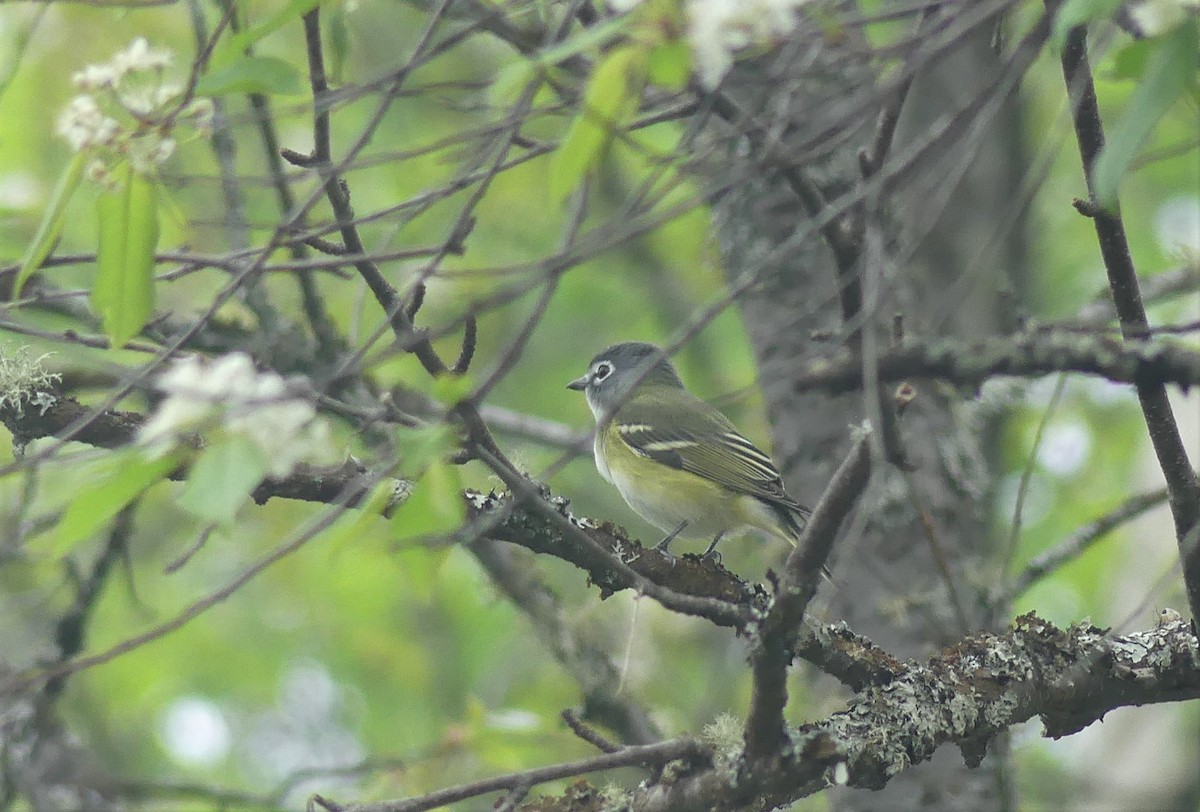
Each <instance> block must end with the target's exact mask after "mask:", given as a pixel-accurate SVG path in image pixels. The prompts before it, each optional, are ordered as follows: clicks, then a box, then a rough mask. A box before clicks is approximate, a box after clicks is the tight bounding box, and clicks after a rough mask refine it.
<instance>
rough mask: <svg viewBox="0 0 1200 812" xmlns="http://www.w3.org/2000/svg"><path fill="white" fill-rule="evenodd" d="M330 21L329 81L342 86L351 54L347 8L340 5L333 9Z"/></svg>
mask: <svg viewBox="0 0 1200 812" xmlns="http://www.w3.org/2000/svg"><path fill="white" fill-rule="evenodd" d="M328 20H329V80H330V82H332V83H333V84H335V85H340V84H342V74H343V73H344V72H345V69H346V56H347V55H348V54H349V53H350V27H349V26H347V25H346V6H345V5H344V4H341V3H339V4H338V5H337V6H335V7H334V8H333V12H332V13H331V14H330V15H329V17H328Z"/></svg>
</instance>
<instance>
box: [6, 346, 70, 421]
mask: <svg viewBox="0 0 1200 812" xmlns="http://www.w3.org/2000/svg"><path fill="white" fill-rule="evenodd" d="M49 357H50V354H49V353H46V354H44V355H39V356H37V357H36V358H35V357H33V356H31V355H30V353H29V348H28V347H18V348H17V349H16V350H13V349H11V348H10V347H8V346H4V347H0V409H10V410H12V411H14V412H16V413H17V414H18V415H21V414H24V409H25V405H26V404H32V405H34V406H37V407H38V408H39V409H41V411H42V413H43V414H44V413H45V411H46V409H48V408H50V407H51V406H53V405H54V403H55V400H54V395H52V394H50V393H49V392H47V391H46V390H48V389H50V388H51V387H53V386H54V385H55V384H56V383H58V382H59V380H61V378H62V376H61V375H59V374H58V373H57V372H47V371H46V369H45V368H44V367H43V366H42V362H43V361H45V360H46V359H47V358H49Z"/></svg>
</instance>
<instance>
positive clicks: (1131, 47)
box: [1112, 39, 1159, 79]
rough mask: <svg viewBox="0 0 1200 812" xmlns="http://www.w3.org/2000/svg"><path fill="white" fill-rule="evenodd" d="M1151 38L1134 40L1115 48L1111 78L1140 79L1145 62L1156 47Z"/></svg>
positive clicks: (1155, 42) (1144, 71) (1155, 41)
mask: <svg viewBox="0 0 1200 812" xmlns="http://www.w3.org/2000/svg"><path fill="white" fill-rule="evenodd" d="M1158 44H1159V43H1158V41H1157V40H1153V39H1139V40H1134V41H1133V42H1130V43H1128V44H1126V45H1123V46H1122V47H1120V48H1118V49H1117V52H1116V53H1115V54H1113V59H1112V63H1113V72H1112V78H1113V79H1141V78H1142V76H1144V75H1145V73H1146V63H1147V62H1148V61H1149V59H1150V55H1151V54H1152V53H1153V52H1154V51H1155V50H1156V49H1157V48H1158Z"/></svg>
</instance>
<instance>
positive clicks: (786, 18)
mask: <svg viewBox="0 0 1200 812" xmlns="http://www.w3.org/2000/svg"><path fill="white" fill-rule="evenodd" d="M805 2H806V0H688V4H687V15H688V39H689V40H691V43H692V51H693V53H694V54H695V57H696V72H697V73H698V74H699V77H700V82H701V84H703V85H704V86H705V87H708V88H714V87H716V86H717V85H718V84H719V83H720V81H721V79H722V78H723V77H724V76H725V74H726V73H727V72H728V71H729V68H730V67H731V66H732V65H733V56H734V53H735V52H737V51H739V50H741V49H742V48H745V47H747V46H750V45H761V44H769V43H770V42H772V41H773V40H776V39H779V38H781V37H784V36H786V35H787V34H789V33H790V32H791V30H792V28H794V27H795V25H796V19H795V10H796V9H797V8H799V7H800V6H801V5H803V4H804V3H805Z"/></svg>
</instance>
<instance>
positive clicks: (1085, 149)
mask: <svg viewBox="0 0 1200 812" xmlns="http://www.w3.org/2000/svg"><path fill="white" fill-rule="evenodd" d="M1047 6H1048V7H1050V8H1052V3H1051V2H1050V0H1047ZM1062 70H1063V77H1064V78H1065V80H1066V83H1067V92H1068V94H1069V95H1070V97H1071V106H1072V109H1073V110H1074V117H1073V120H1074V124H1075V138H1076V141H1078V143H1079V154H1080V157H1081V158H1082V159H1083V173H1084V178H1085V179H1086V181H1087V187H1088V196H1089V199H1090V201H1091V203H1092V204H1093V205H1094V204H1095V203H1096V194H1095V191H1096V190H1095V184H1094V183H1093V173H1094V171H1095V166H1096V160H1097V159H1098V158H1099V156H1100V153H1101V151H1102V150H1103V149H1104V125H1103V123H1102V121H1101V119H1100V105H1099V103H1098V102H1097V101H1096V87H1095V84H1094V83H1093V82H1092V69H1091V66H1090V65H1089V64H1088V57H1087V28H1085V27H1084V26H1077V27H1075V28H1072V29H1071V30H1070V31H1069V32H1068V33H1067V40H1066V43H1065V45H1064V46H1063V51H1062ZM1094 209H1095V210H1094V211H1093V212H1092V213H1091V214H1092V216H1091V220H1092V224H1093V226H1094V227H1095V229H1096V240H1097V242H1098V243H1099V245H1100V255H1101V257H1102V258H1103V259H1104V270H1105V271H1106V272H1107V274H1108V287H1109V290H1110V292H1111V293H1112V299H1113V304H1114V305H1115V306H1116V309H1117V320H1118V322H1119V323H1120V325H1121V333H1122V335H1124V336H1125V338H1126V339H1133V338H1137V337H1138V336H1141V335H1145V334H1146V332H1147V330H1148V329H1149V327H1150V322H1149V321H1148V320H1147V318H1146V307H1145V305H1144V304H1143V303H1142V293H1141V289H1140V287H1139V284H1138V277H1137V269H1136V268H1135V267H1134V265H1133V256H1132V254H1131V253H1130V250H1129V240H1128V239H1127V238H1126V236H1125V224H1124V222H1123V221H1122V220H1121V212H1120V209H1119V208H1118V207H1116V206H1114V209H1113V211H1107V210H1105V209H1103V208H1102V207H1099V206H1094ZM1136 383H1137V390H1138V400H1139V401H1140V402H1141V405H1142V414H1143V416H1144V417H1145V420H1146V428H1147V429H1149V432H1150V442H1151V444H1152V445H1153V446H1154V453H1155V456H1157V457H1158V464H1159V467H1160V468H1161V469H1162V472H1163V476H1164V477H1165V478H1166V480H1167V491H1168V494H1169V499H1168V501H1169V503H1170V506H1171V516H1172V517H1173V518H1174V520H1175V537H1176V540H1177V541H1178V543H1179V557H1180V559H1181V561H1182V562H1183V583H1184V586H1185V588H1186V589H1187V596H1188V604H1189V606H1190V608H1191V612H1192V618H1193V619H1194V620H1196V622H1200V545H1191V547H1190V549H1189V545H1188V544H1187V543H1186V540H1187V539H1188V538H1190V537H1191V536H1192V535H1193V533H1194V530H1195V528H1196V527H1197V526H1200V480H1198V479H1197V477H1196V472H1195V470H1193V468H1192V464H1191V462H1189V460H1188V454H1187V448H1186V447H1185V446H1184V444H1183V438H1182V436H1181V435H1180V433H1179V425H1178V424H1177V423H1176V422H1175V415H1174V413H1173V412H1172V411H1171V402H1170V400H1169V399H1168V397H1167V389H1166V386H1165V381H1162V380H1155V379H1142V380H1138V381H1136Z"/></svg>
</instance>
